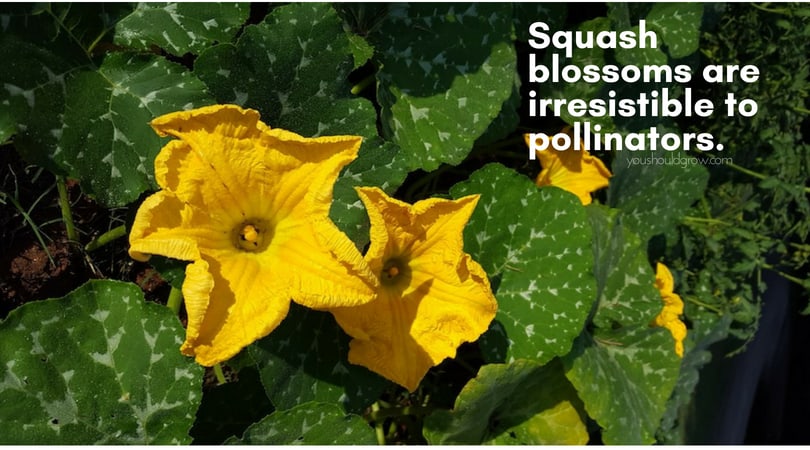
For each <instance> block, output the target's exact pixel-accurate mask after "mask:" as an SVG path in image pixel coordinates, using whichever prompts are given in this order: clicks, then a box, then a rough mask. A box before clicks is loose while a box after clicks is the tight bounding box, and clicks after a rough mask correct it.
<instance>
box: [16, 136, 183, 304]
mask: <svg viewBox="0 0 810 450" xmlns="http://www.w3.org/2000/svg"><path fill="white" fill-rule="evenodd" d="M67 190H68V197H69V199H70V203H71V211H72V215H73V221H74V224H75V227H76V229H77V230H78V233H79V241H80V242H71V241H69V240H68V239H67V236H66V231H65V226H64V223H63V221H62V212H61V209H60V207H59V202H58V190H57V189H56V178H55V177H54V176H53V175H52V174H51V173H50V172H48V171H45V170H42V169H40V168H37V167H34V166H30V165H28V164H26V163H25V162H24V161H22V160H21V159H20V158H19V156H18V155H17V152H16V151H15V150H14V149H13V147H12V146H10V145H6V146H2V147H0V319H2V318H4V317H6V316H7V315H8V313H9V312H10V311H11V310H13V309H15V308H17V307H19V306H21V305H23V304H24V303H27V302H30V301H35V300H43V299H47V298H55V297H62V296H64V295H65V294H67V293H69V292H71V291H72V290H74V289H76V288H77V287H79V286H81V285H82V284H84V283H85V282H86V281H87V280H90V279H99V278H111V279H117V280H125V281H132V282H134V283H136V284H138V285H139V286H140V287H141V288H142V289H143V291H144V293H145V296H146V298H147V300H152V301H157V302H161V303H165V299H166V298H167V296H168V292H169V290H170V286H169V285H168V283H166V281H164V280H163V279H162V278H161V277H160V274H159V273H158V272H157V271H155V270H154V269H153V268H152V267H151V266H149V265H148V264H144V263H138V262H135V261H133V260H132V259H130V258H129V256H128V254H127V239H126V238H125V237H124V238H120V239H118V240H116V241H113V242H112V243H110V244H108V245H106V246H104V247H102V248H100V249H98V250H96V251H94V252H86V251H85V250H84V245H85V244H87V243H88V242H90V240H92V239H93V238H94V237H96V236H98V235H100V234H102V233H104V232H106V231H108V230H109V229H112V228H114V227H116V226H118V225H121V224H124V223H126V221H127V218H128V217H131V213H132V211H130V209H129V208H112V209H110V208H106V207H104V206H103V205H100V204H98V203H96V202H95V201H94V200H93V199H92V198H90V197H88V196H87V195H85V194H84V193H83V192H82V191H81V188H80V187H79V186H78V184H76V183H74V182H71V181H70V180H68V182H67ZM11 198H14V199H16V201H17V202H18V204H19V206H20V208H21V209H23V210H24V211H25V212H26V214H28V215H29V217H30V219H31V221H32V222H33V223H34V224H35V226H36V229H37V230H38V231H39V233H40V235H41V236H42V240H43V241H44V244H45V246H44V247H43V245H42V243H40V241H39V239H38V237H37V235H36V233H35V232H34V227H33V226H32V225H31V224H30V223H28V221H26V220H25V217H24V215H23V214H22V212H21V211H20V209H19V208H18V207H17V206H16V205H14V202H13V201H11Z"/></svg>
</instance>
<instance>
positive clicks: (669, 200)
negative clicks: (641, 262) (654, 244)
mask: <svg viewBox="0 0 810 450" xmlns="http://www.w3.org/2000/svg"><path fill="white" fill-rule="evenodd" d="M659 128H660V127H659ZM662 132H663V131H662ZM700 157H701V158H713V157H715V156H713V155H707V156H700ZM612 169H613V177H612V178H611V179H610V186H609V187H608V205H610V206H611V207H614V208H619V209H620V210H621V213H620V214H621V216H622V220H623V223H624V224H625V225H626V226H627V227H628V228H629V229H631V230H633V231H634V232H635V233H637V234H638V235H639V236H640V237H641V239H642V240H644V241H646V240H647V239H649V238H650V237H652V236H655V235H657V234H660V233H665V232H667V231H669V230H670V229H671V228H672V227H674V226H675V225H676V224H677V221H678V220H680V219H681V218H682V217H683V216H684V215H685V214H686V212H687V211H688V210H689V208H690V207H691V206H692V204H693V203H694V202H695V201H696V200H697V199H699V198H700V197H701V195H702V194H703V191H704V190H705V189H706V184H707V183H708V180H709V172H708V170H706V168H705V167H703V166H702V165H701V164H700V163H699V162H698V160H697V159H696V158H695V157H693V156H691V155H690V154H689V153H687V152H682V151H672V152H670V151H663V152H662V151H657V152H652V151H649V150H639V151H635V152H616V156H615V158H614V159H613V165H612Z"/></svg>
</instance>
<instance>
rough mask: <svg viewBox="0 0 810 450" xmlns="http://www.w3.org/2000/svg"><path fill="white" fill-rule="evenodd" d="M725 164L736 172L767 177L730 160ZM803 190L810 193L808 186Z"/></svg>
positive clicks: (762, 177) (761, 177) (760, 177)
mask: <svg viewBox="0 0 810 450" xmlns="http://www.w3.org/2000/svg"><path fill="white" fill-rule="evenodd" d="M726 166H728V167H730V168H732V169H734V170H736V171H738V172H742V173H744V174H746V175H750V176H752V177H754V178H758V179H760V180H764V179H766V178H768V177H767V176H766V175H763V174H761V173H759V172H754V171H753V170H751V169H746V168H745V167H742V166H738V165H736V164H734V163H732V162H729V163H726ZM804 192H805V194H810V187H805V188H804Z"/></svg>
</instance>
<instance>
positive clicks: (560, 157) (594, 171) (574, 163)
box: [523, 127, 611, 205]
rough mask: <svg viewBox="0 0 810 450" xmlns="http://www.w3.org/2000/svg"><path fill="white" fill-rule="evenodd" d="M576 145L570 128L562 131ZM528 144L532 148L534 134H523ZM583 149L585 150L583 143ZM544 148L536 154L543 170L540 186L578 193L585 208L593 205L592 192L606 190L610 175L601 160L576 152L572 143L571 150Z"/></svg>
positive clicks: (582, 151)
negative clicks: (555, 187) (604, 188)
mask: <svg viewBox="0 0 810 450" xmlns="http://www.w3.org/2000/svg"><path fill="white" fill-rule="evenodd" d="M562 132H563V133H565V134H567V135H568V136H569V137H570V138H571V139H570V142H572V143H573V142H574V136H573V134H572V131H571V127H565V128H563V130H562ZM523 138H524V139H525V141H526V145H528V146H529V147H530V148H531V147H532V142H530V139H531V134H524V135H523ZM581 147H582V148H584V147H585V144H584V143H583V144H582V145H581ZM553 150H554V151H552V149H550V148H548V146H546V147H542V148H540V149H539V151H537V152H536V155H537V157H538V159H539V160H540V165H541V166H542V167H543V170H542V171H541V172H540V174H539V175H537V179H536V180H535V184H537V186H557V187H558V188H561V189H565V190H566V191H568V192H570V193H572V194H575V195H576V196H577V197H579V200H580V201H581V202H582V204H583V205H589V204H591V201H592V199H591V193H592V192H594V191H596V190H599V189H601V188H603V187H607V185H608V180H609V179H610V176H611V173H610V171H609V170H608V169H607V167H605V164H604V163H603V162H602V160H600V159H599V158H597V157H595V156H593V155H591V154H590V153H588V151H587V150H574V149H573V144H572V145H571V146H569V147H568V148H556V147H554V148H553Z"/></svg>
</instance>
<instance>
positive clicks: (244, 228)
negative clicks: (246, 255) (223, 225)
mask: <svg viewBox="0 0 810 450" xmlns="http://www.w3.org/2000/svg"><path fill="white" fill-rule="evenodd" d="M271 235H272V231H271V229H270V227H269V226H268V225H267V224H266V223H265V222H264V221H263V220H248V221H245V222H243V223H241V224H239V225H237V226H236V228H234V233H233V240H234V244H236V247H237V248H239V249H241V250H245V251H248V252H258V251H261V250H264V249H265V248H266V247H267V245H268V244H269V243H270V238H271Z"/></svg>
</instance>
